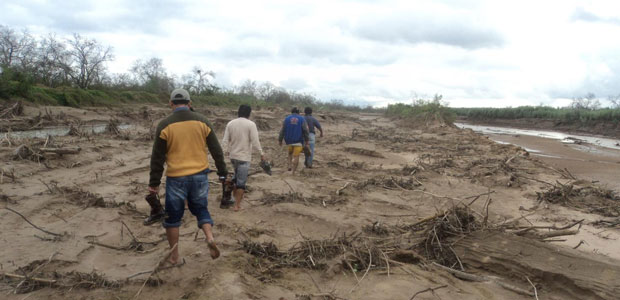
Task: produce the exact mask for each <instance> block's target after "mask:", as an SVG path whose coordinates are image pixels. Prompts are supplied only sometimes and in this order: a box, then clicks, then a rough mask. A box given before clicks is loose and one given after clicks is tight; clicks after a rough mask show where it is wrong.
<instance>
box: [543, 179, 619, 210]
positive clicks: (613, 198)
mask: <svg viewBox="0 0 620 300" xmlns="http://www.w3.org/2000/svg"><path fill="white" fill-rule="evenodd" d="M579 183H580V182H577V181H576V182H569V183H567V184H562V183H560V182H557V184H555V185H553V186H551V187H549V188H548V189H546V190H544V191H542V192H537V193H536V194H537V197H538V201H540V202H542V201H546V202H549V203H554V204H560V205H563V206H568V207H575V208H579V209H582V210H584V211H587V212H589V213H595V214H599V215H602V216H606V217H618V216H620V197H619V196H618V195H617V194H616V193H615V192H614V191H613V190H609V189H604V188H602V187H600V186H595V185H590V184H586V185H580V184H579Z"/></svg>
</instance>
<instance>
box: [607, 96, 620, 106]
mask: <svg viewBox="0 0 620 300" xmlns="http://www.w3.org/2000/svg"><path fill="white" fill-rule="evenodd" d="M607 100H608V101H609V103H611V107H612V108H620V94H618V95H616V96H609V97H608V98H607Z"/></svg>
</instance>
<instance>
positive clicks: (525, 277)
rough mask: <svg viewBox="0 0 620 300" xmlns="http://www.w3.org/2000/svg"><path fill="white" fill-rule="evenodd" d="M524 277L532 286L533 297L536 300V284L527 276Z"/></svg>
mask: <svg viewBox="0 0 620 300" xmlns="http://www.w3.org/2000/svg"><path fill="white" fill-rule="evenodd" d="M525 279H527V282H529V283H530V284H531V285H532V287H533V288H534V298H535V299H536V300H538V290H537V289H536V286H535V285H534V284H533V283H532V281H531V280H530V279H529V278H528V277H527V276H525Z"/></svg>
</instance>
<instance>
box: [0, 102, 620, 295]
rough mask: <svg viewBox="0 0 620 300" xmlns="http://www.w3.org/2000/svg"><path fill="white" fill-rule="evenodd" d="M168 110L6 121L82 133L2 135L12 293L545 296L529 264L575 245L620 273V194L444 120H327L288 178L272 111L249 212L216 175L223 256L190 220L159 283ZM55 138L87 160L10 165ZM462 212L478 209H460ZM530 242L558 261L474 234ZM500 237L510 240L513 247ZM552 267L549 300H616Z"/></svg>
mask: <svg viewBox="0 0 620 300" xmlns="http://www.w3.org/2000/svg"><path fill="white" fill-rule="evenodd" d="M197 110H198V111H200V112H202V113H204V114H205V115H207V117H208V118H209V119H210V120H211V122H212V124H213V126H214V128H215V130H216V132H217V134H218V136H220V137H221V135H222V134H223V130H224V126H225V124H226V122H227V121H228V120H231V119H233V118H234V117H235V113H234V111H232V110H230V109H219V108H210V107H209V108H205V107H197ZM167 114H169V110H168V109H167V108H166V107H164V106H161V107H159V106H145V107H130V106H128V107H111V108H85V109H73V108H62V107H53V108H46V107H34V106H24V107H23V111H22V113H19V114H13V113H11V114H7V117H2V118H4V119H3V121H2V123H1V124H30V123H29V122H31V120H36V119H37V118H39V117H38V116H39V115H40V116H41V117H40V118H41V119H43V116H46V115H49V116H50V117H49V118H50V119H51V121H49V122H51V124H56V125H59V124H61V125H66V126H73V128H74V129H73V130H72V132H73V133H72V134H71V135H67V136H59V137H54V138H51V139H49V138H47V137H45V138H36V137H35V138H17V137H9V136H8V135H3V136H1V137H0V157H2V171H1V174H0V203H1V205H2V207H5V206H6V207H8V208H10V209H12V210H14V211H15V212H18V213H19V214H21V215H23V218H22V217H21V216H19V215H18V214H16V213H15V212H13V211H10V210H8V209H0V220H2V221H1V222H0V230H1V231H2V239H0V269H1V271H0V272H1V273H2V276H0V278H1V280H0V290H1V292H2V293H3V297H5V298H7V299H22V298H23V297H24V296H25V295H24V293H26V294H28V295H26V296H28V298H29V299H66V298H84V299H88V298H92V299H100V298H103V299H132V298H134V296H135V295H136V294H137V293H138V291H140V294H139V297H138V298H140V299H145V298H150V299H178V298H182V299H205V298H208V299H289V300H290V299H410V298H411V297H412V296H413V295H415V294H416V293H417V292H420V291H423V290H425V289H428V288H436V287H439V286H442V288H440V289H436V290H433V292H432V293H431V292H424V293H420V294H418V295H416V297H415V299H435V297H436V296H437V297H441V298H442V299H463V300H469V299H532V296H531V295H530V294H529V293H532V292H533V288H532V287H531V286H530V285H529V284H528V282H527V281H524V278H523V275H524V274H527V275H528V276H530V275H532V274H543V273H535V272H536V271H535V270H536V269H535V268H533V267H531V266H533V265H534V266H535V265H537V264H540V265H543V266H548V265H549V263H548V262H547V261H546V260H553V259H561V260H562V263H563V264H566V265H567V266H568V265H570V263H571V260H570V259H569V258H566V257H565V256H563V255H562V253H563V252H562V251H564V250H562V249H569V250H570V251H572V252H574V253H578V254H579V255H577V256H575V257H583V256H586V257H591V258H597V261H599V262H600V264H598V265H597V266H598V268H608V269H614V270H616V269H617V268H618V266H619V265H620V263H619V262H618V259H620V254H619V253H618V251H617V249H618V248H619V247H620V241H619V240H618V238H620V229H618V227H617V226H616V225H614V224H617V223H616V221H617V215H608V214H605V213H603V212H605V210H603V211H601V210H597V208H598V207H600V206H601V203H603V204H605V205H608V206H609V205H614V204H616V202H609V201H616V200H615V199H616V198H614V197H615V194H605V193H604V191H605V187H601V186H599V185H597V184H596V183H592V182H591V180H590V178H580V177H579V174H575V173H572V172H568V173H567V172H563V171H562V170H561V169H558V168H554V167H552V166H550V165H548V164H547V163H546V162H544V161H542V160H541V158H540V157H536V156H535V155H531V154H530V153H529V152H528V151H526V150H525V149H523V148H520V147H517V146H512V145H502V144H497V143H495V142H493V141H491V140H489V139H487V138H485V137H482V136H480V135H478V134H476V133H474V132H472V131H471V130H460V129H457V128H454V127H450V126H445V124H442V123H441V122H440V123H437V124H433V123H431V124H426V123H425V126H424V127H422V126H419V125H416V124H408V125H407V126H403V124H402V123H401V122H402V121H399V122H394V121H392V120H390V119H387V118H384V117H383V116H381V115H375V114H365V113H364V114H352V113H350V114H347V118H345V119H342V118H340V117H339V115H338V114H335V113H331V112H326V113H317V114H316V115H317V117H318V118H319V120H321V122H322V125H323V127H324V130H325V137H323V138H318V139H317V140H318V141H317V146H316V155H315V163H314V168H313V169H301V171H300V172H299V173H298V174H297V175H294V176H291V175H290V174H287V172H286V156H287V153H286V152H285V149H284V148H281V147H279V146H278V143H277V135H278V130H279V127H280V124H281V123H280V122H281V120H282V118H283V117H284V116H285V115H286V112H285V110H283V109H260V110H256V111H255V112H253V115H252V118H253V119H254V120H256V121H257V124H258V125H259V127H260V128H261V130H260V136H261V142H262V144H263V148H264V149H265V151H266V152H267V156H268V157H269V158H270V160H272V161H273V168H272V170H273V176H269V175H267V174H264V173H262V171H261V169H260V168H259V167H258V161H256V160H255V161H253V162H252V170H251V171H250V173H251V174H252V175H251V177H250V179H249V181H248V185H249V187H250V190H249V192H248V193H247V194H246V201H245V202H244V204H245V205H244V208H243V210H241V211H240V212H237V213H235V212H233V211H232V210H225V209H220V208H219V203H217V198H218V196H220V194H221V187H220V186H219V185H218V184H217V182H216V181H215V180H214V179H213V178H212V179H211V180H212V181H211V183H212V185H211V188H210V192H209V199H210V202H209V209H210V212H211V214H212V216H213V218H214V220H215V223H216V225H215V229H214V233H215V237H216V240H217V241H218V244H219V246H220V248H221V250H222V256H221V257H220V258H219V259H217V260H215V261H214V260H212V259H211V258H210V257H209V254H208V249H207V247H206V243H205V242H204V237H203V236H202V233H200V232H198V231H197V228H196V223H195V222H196V221H195V219H194V218H193V217H192V216H191V215H190V214H189V211H187V212H186V215H185V217H184V219H183V220H184V222H183V225H182V226H181V228H180V233H181V238H180V244H179V249H180V253H181V256H182V257H183V259H184V261H185V264H184V265H181V266H178V267H173V268H167V269H163V270H159V271H158V272H156V274H153V275H151V273H153V272H152V271H153V270H154V268H156V267H157V266H158V264H159V262H160V260H161V259H162V257H164V256H165V254H166V252H167V250H168V244H167V242H166V239H165V234H164V230H163V228H161V226H159V225H152V226H143V225H142V220H143V218H144V217H145V216H146V214H148V212H149V209H148V205H147V203H146V202H145V201H144V199H143V198H144V195H145V193H146V185H147V181H148V172H149V167H148V164H149V159H150V151H151V146H152V139H153V131H154V126H155V125H156V124H157V121H158V120H159V119H161V118H163V117H165V116H166V115H167ZM45 122H47V121H45ZM92 123H98V124H108V125H109V126H108V128H109V130H106V131H104V132H101V133H93V132H92V131H89V130H84V124H92ZM37 124H38V123H37ZM42 124H43V123H42ZM119 124H128V125H131V126H129V127H126V128H123V127H119V126H118V125H119ZM361 124H364V125H363V126H362V125H361ZM426 125H428V126H426ZM50 143H51V144H53V145H54V146H56V147H65V148H66V147H79V148H80V149H81V150H80V151H79V152H77V153H76V154H62V155H61V154H58V153H50V152H43V151H38V152H35V153H37V155H40V157H38V159H31V157H17V158H16V157H15V156H14V153H15V150H16V149H17V148H18V147H19V146H21V145H27V146H28V147H29V148H30V149H33V150H34V151H36V150H37V149H39V150H40V149H41V146H42V145H45V144H47V145H50ZM352 149H353V150H352ZM254 159H257V157H256V156H255V157H254ZM211 164H212V165H214V164H213V162H211ZM579 180H582V181H579ZM584 180H585V181H584ZM560 184H561V185H563V186H568V185H572V186H574V187H575V188H573V189H571V191H570V192H569V191H565V192H564V194H562V192H560V194H559V195H560V196H559V198H558V194H557V191H555V192H554V191H553V190H552V187H553V186H560ZM550 191H551V192H550ZM593 191H603V193H594V192H593ZM575 193H576V194H575ZM539 195H542V196H539ZM563 195H566V197H564V196H563ZM541 197H542V199H541ZM594 197H598V198H594ZM564 198H566V199H567V201H564V200H563V199H564ZM557 199H562V201H557ZM601 199H602V200H601ZM542 200H544V201H542ZM575 203H577V204H578V205H573V204H575ZM456 207H461V208H462V209H464V210H463V211H461V212H458V213H457V212H456V211H457V210H455V208H456ZM612 208H613V206H612ZM449 212H450V213H449ZM24 218H26V219H27V220H28V221H29V222H31V223H32V224H30V223H28V222H26V220H25V219H24ZM577 220H582V221H580V222H579V225H577V226H575V227H571V228H570V229H567V230H570V231H571V232H569V235H566V236H560V237H553V238H541V234H542V233H543V232H546V231H553V232H555V231H557V230H558V229H559V228H562V227H563V226H565V225H567V224H574V223H575V221H577ZM33 225H36V226H37V227H39V228H40V229H44V230H46V231H48V232H51V233H55V234H58V235H59V237H57V236H55V235H53V234H48V233H45V232H43V231H41V230H40V229H37V228H35V227H34V226H33ZM508 225H509V226H508ZM603 226H604V227H606V228H604V229H603V228H601V227H603ZM576 228H578V230H577V229H576ZM532 231H533V232H539V234H537V235H522V236H519V237H518V239H519V241H521V240H525V241H531V244H530V242H528V243H524V242H513V243H512V244H511V249H512V250H514V251H515V253H519V249H520V248H519V247H523V251H530V250H531V249H535V248H536V247H538V246H536V245H540V244H541V243H545V244H546V245H553V247H556V248H557V249H559V250H558V251H555V252H553V251H549V254H548V256H545V257H542V256H523V257H520V256H518V255H512V254H510V253H503V252H497V253H494V255H495V256H493V259H496V260H497V261H502V259H507V258H510V259H513V260H515V261H516V262H519V263H521V264H523V265H525V264H527V265H528V266H530V267H529V268H530V269H528V270H529V271H528V272H527V273H523V270H522V269H502V268H501V265H498V264H488V265H485V264H484V263H481V262H484V259H482V260H477V259H469V258H466V257H463V255H464V254H465V253H470V252H471V251H474V250H475V249H476V248H475V247H474V246H473V245H474V244H476V243H477V242H479V241H482V242H484V241H485V240H484V238H482V239H481V240H480V237H479V236H478V234H484V233H490V232H493V233H495V232H497V233H498V234H499V233H501V234H507V235H510V236H513V235H514V236H517V235H518V234H520V233H522V232H530V233H531V232H532ZM543 236H544V235H543ZM461 241H463V242H461ZM488 243H490V244H489V245H502V244H501V243H502V242H501V241H500V240H493V239H488ZM574 247H576V249H574V250H573V249H570V248H574ZM472 249H473V250H472ZM470 250H471V251H470ZM467 251H470V252H467ZM555 256H557V257H555ZM474 258H475V257H474ZM433 263H439V264H441V265H443V266H445V267H449V268H452V269H455V270H457V269H458V270H461V271H463V270H464V272H466V273H467V274H477V275H480V276H482V275H484V276H496V275H497V274H501V275H502V277H503V280H505V281H507V282H508V283H510V284H512V285H515V286H518V287H520V289H522V290H525V291H526V294H520V293H517V292H515V291H512V290H509V289H506V288H505V287H502V286H500V285H497V284H488V283H485V282H470V281H464V280H461V279H459V278H456V277H454V275H452V274H451V273H449V272H445V271H443V270H442V269H440V268H439V267H436V266H435V265H434V264H433ZM574 265H575V266H577V268H579V267H578V266H579V264H574ZM461 268H462V269H461ZM532 270H533V271H532ZM544 270H545V272H547V273H544V274H549V275H548V276H546V275H544V274H543V275H541V276H533V275H532V276H531V277H529V279H531V280H532V281H533V284H534V285H535V286H536V287H537V292H538V295H539V297H540V298H541V299H613V294H612V293H607V292H597V291H596V290H595V289H594V288H593V285H589V284H585V283H581V281H580V283H579V284H575V285H574V286H576V288H574V289H570V292H562V291H561V289H560V288H561V287H562V283H563V282H566V280H567V279H566V278H576V277H575V276H573V277H570V276H568V275H567V274H566V272H569V271H568V270H564V269H562V270H549V269H544ZM530 271H531V272H530ZM581 271H583V272H581ZM581 271H580V270H579V269H577V270H575V269H571V271H570V272H577V273H578V276H577V278H579V280H586V281H587V278H593V279H596V285H594V286H596V287H601V286H603V287H605V286H612V288H609V289H604V290H605V291H612V292H613V291H614V289H613V286H614V285H615V284H617V281H616V279H614V278H613V277H609V276H602V275H600V274H598V273H597V270H596V269H595V268H586V267H585V266H584V268H583V270H581ZM599 271H601V272H602V270H599ZM563 272H564V273H563ZM584 272H585V273H584ZM588 272H589V273H588ZM20 276H21V277H20ZM54 280H55V281H54ZM51 281H54V282H51ZM573 281H574V280H573ZM575 282H576V281H575ZM143 285H144V287H143V288H142V286H143ZM443 286H445V287H443ZM609 295H612V296H609ZM588 297H589V298H588ZM597 297H598V298H597Z"/></svg>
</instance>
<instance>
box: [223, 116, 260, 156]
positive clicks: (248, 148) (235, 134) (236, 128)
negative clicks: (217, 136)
mask: <svg viewBox="0 0 620 300" xmlns="http://www.w3.org/2000/svg"><path fill="white" fill-rule="evenodd" d="M222 148H223V149H224V151H225V152H226V153H228V157H229V158H230V159H236V160H241V161H252V149H255V150H257V151H258V152H259V153H260V154H261V155H263V148H261V146H260V141H259V140H258V129H256V124H255V123H254V122H252V121H250V120H248V119H246V118H236V119H234V120H232V121H230V122H228V124H227V125H226V130H225V131H224V138H223V139H222Z"/></svg>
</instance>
